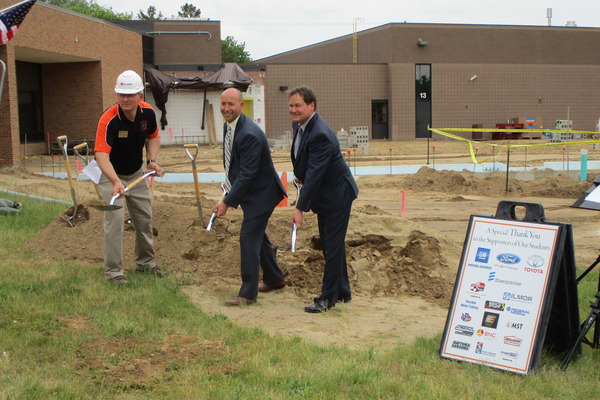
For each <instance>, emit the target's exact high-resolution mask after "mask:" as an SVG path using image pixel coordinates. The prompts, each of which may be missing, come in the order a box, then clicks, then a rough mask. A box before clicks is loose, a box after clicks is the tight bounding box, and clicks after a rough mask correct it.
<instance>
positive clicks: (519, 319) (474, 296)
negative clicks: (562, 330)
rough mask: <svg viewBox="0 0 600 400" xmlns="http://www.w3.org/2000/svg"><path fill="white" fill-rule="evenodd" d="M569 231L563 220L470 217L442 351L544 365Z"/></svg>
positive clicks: (469, 358)
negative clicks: (548, 327)
mask: <svg viewBox="0 0 600 400" xmlns="http://www.w3.org/2000/svg"><path fill="white" fill-rule="evenodd" d="M563 230H564V229H563V227H562V226H561V225H560V224H550V223H534V222H525V221H522V220H505V219H498V218H494V217H492V216H489V217H488V216H471V220H470V222H469V229H468V231H467V236H466V240H465V244H464V248H463V254H462V259H461V264H460V266H459V270H458V273H457V278H456V282H455V287H454V294H453V297H452V302H451V305H450V309H449V312H448V318H447V320H446V329H445V331H444V337H443V339H442V343H441V346H440V355H441V356H442V357H444V358H449V359H455V360H460V361H466V362H471V363H475V364H484V365H487V366H490V367H493V368H497V369H501V370H506V371H510V372H514V373H519V374H527V373H528V372H529V371H530V370H531V369H532V368H535V367H536V366H537V363H538V362H539V358H540V355H541V349H542V344H543V341H544V336H545V329H546V324H547V322H548V318H549V314H550V308H551V305H552V301H553V298H552V297H553V290H554V285H555V284H556V277H557V275H558V270H559V269H560V265H561V255H562V250H563V245H564V236H565V235H564V232H563Z"/></svg>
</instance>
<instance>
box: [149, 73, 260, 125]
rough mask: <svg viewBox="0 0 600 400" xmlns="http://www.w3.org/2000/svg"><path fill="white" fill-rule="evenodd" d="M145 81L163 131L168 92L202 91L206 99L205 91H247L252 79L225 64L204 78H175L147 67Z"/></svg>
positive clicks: (166, 122) (165, 122)
mask: <svg viewBox="0 0 600 400" xmlns="http://www.w3.org/2000/svg"><path fill="white" fill-rule="evenodd" d="M145 72H146V81H147V82H148V86H149V87H150V91H151V92H152V96H154V101H155V103H156V107H157V108H158V109H159V110H160V111H161V114H162V115H161V117H160V126H161V129H162V130H164V129H165V126H166V125H168V121H167V108H166V104H167V101H169V90H171V89H178V90H195V91H204V97H205V99H206V91H207V90H208V89H210V90H223V89H224V88H228V87H236V88H238V89H239V90H241V91H242V92H245V91H246V90H247V89H248V86H250V84H251V83H252V78H250V77H249V76H248V74H246V73H245V72H244V71H243V70H242V69H241V68H240V67H239V65H237V64H234V63H225V64H222V65H221V68H220V69H219V70H218V71H217V72H215V73H214V74H212V75H210V76H208V77H206V78H200V77H196V78H176V77H174V76H170V75H167V74H164V73H162V72H160V71H159V70H157V69H155V68H152V67H149V66H147V67H146V68H145ZM204 113H205V110H204V103H203V110H202V129H204Z"/></svg>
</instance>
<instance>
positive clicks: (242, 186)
mask: <svg viewBox="0 0 600 400" xmlns="http://www.w3.org/2000/svg"><path fill="white" fill-rule="evenodd" d="M226 132H227V124H224V125H223V137H225V133H226ZM223 164H225V149H223ZM229 181H230V182H231V190H230V191H229V194H228V195H227V196H226V197H225V199H224V200H223V201H224V202H225V204H227V205H228V206H229V207H234V208H237V207H238V205H239V206H241V207H242V210H244V215H246V214H247V215H248V216H255V215H260V214H263V213H265V212H267V211H272V210H273V209H274V208H275V207H276V206H277V204H279V202H280V201H281V200H282V199H283V198H284V196H287V194H286V192H285V188H284V187H283V185H282V183H281V179H279V175H277V172H276V171H275V167H274V166H273V160H272V159H271V150H270V149H269V143H268V142H267V137H266V135H265V133H264V132H263V131H262V129H260V127H259V126H258V125H256V123H255V122H254V121H252V120H251V119H250V118H248V117H246V116H245V115H244V114H241V115H240V118H239V119H238V122H237V125H236V127H235V133H234V137H233V143H232V148H231V164H230V166H229Z"/></svg>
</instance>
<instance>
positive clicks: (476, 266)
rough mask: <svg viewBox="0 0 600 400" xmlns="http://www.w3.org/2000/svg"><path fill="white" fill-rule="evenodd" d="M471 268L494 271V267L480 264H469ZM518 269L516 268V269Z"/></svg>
mask: <svg viewBox="0 0 600 400" xmlns="http://www.w3.org/2000/svg"><path fill="white" fill-rule="evenodd" d="M467 265H468V266H469V267H473V268H480V269H492V267H490V266H489V265H479V264H473V263H468V264H467ZM515 269H516V268H515Z"/></svg>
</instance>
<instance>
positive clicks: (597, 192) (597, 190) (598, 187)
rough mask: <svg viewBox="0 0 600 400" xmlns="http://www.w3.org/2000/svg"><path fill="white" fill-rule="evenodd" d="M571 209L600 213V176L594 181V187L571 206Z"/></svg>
mask: <svg viewBox="0 0 600 400" xmlns="http://www.w3.org/2000/svg"><path fill="white" fill-rule="evenodd" d="M571 207H573V208H585V209H588V210H596V211H600V175H598V176H597V177H596V178H595V179H594V183H593V184H592V186H590V187H589V189H588V190H586V191H585V193H584V194H583V195H581V197H579V198H578V199H577V200H576V201H575V203H573V204H571Z"/></svg>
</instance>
